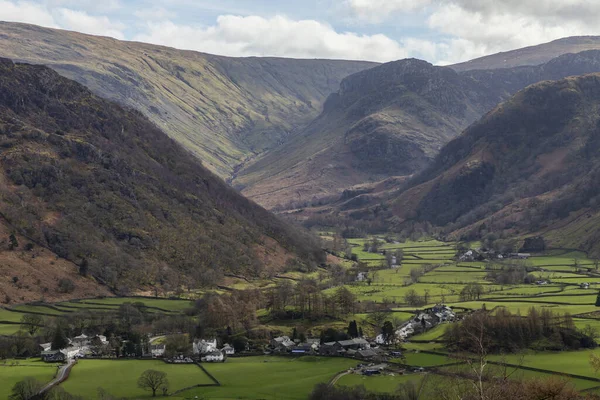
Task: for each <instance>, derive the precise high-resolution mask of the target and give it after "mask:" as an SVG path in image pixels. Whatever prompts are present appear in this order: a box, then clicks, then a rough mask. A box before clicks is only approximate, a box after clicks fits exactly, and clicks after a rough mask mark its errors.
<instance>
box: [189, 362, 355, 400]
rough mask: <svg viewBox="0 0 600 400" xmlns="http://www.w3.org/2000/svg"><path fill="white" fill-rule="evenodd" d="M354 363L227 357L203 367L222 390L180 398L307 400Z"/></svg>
mask: <svg viewBox="0 0 600 400" xmlns="http://www.w3.org/2000/svg"><path fill="white" fill-rule="evenodd" d="M357 363H358V362H357V361H356V360H349V359H344V358H318V357H302V358H288V357H285V358H284V357H246V358H235V359H234V358H230V359H228V360H227V362H225V363H218V364H204V366H205V367H206V369H207V370H208V371H209V372H210V373H211V374H213V375H214V376H215V378H217V379H218V380H219V381H220V382H221V385H222V386H221V387H211V388H199V389H193V390H189V391H187V392H184V393H182V394H181V395H180V396H181V398H194V396H198V397H199V398H203V397H204V398H209V399H303V400H304V399H306V398H307V397H308V395H309V394H310V392H311V391H312V390H313V388H314V386H315V385H316V384H318V383H322V382H328V381H329V380H331V379H332V378H333V377H334V376H335V375H336V374H338V373H339V372H342V371H345V370H348V369H349V368H352V367H354V366H356V364H357Z"/></svg>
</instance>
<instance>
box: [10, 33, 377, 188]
mask: <svg viewBox="0 0 600 400" xmlns="http://www.w3.org/2000/svg"><path fill="white" fill-rule="evenodd" d="M0 55H2V56H4V57H7V58H11V59H13V60H16V61H20V62H28V63H35V64H44V65H48V66H50V67H52V68H54V69H55V70H57V71H58V72H59V73H61V74H62V75H63V76H66V77H68V78H70V79H74V80H76V81H78V82H79V83H82V84H84V85H85V86H87V87H89V88H90V89H91V90H92V91H93V92H94V93H96V94H98V95H101V96H102V97H105V98H107V99H110V100H115V101H117V102H119V103H121V104H125V105H127V106H130V107H133V108H135V109H138V110H140V111H142V112H143V113H144V114H145V115H146V116H147V117H149V118H150V119H151V120H152V121H153V122H154V123H155V124H157V125H158V126H159V127H161V128H162V129H163V130H165V131H166V132H167V133H169V135H170V136H171V137H173V138H175V139H176V140H177V141H178V142H180V143H181V144H182V145H183V146H184V147H186V148H187V149H188V150H190V151H191V152H192V153H194V154H195V155H196V156H198V158H199V159H201V160H203V162H204V163H205V165H206V166H207V167H208V168H209V169H211V170H212V171H213V172H216V173H217V174H218V175H219V176H221V177H222V178H228V177H230V175H231V174H232V172H233V171H234V169H235V168H236V167H237V166H238V165H240V164H243V163H245V162H247V161H249V160H251V159H252V158H254V157H256V156H258V155H260V154H261V153H262V152H264V151H265V150H267V149H269V148H271V147H273V146H275V145H276V144H278V143H279V142H281V141H282V140H283V139H284V138H286V137H287V136H288V135H290V134H291V133H292V132H293V131H294V130H295V129H297V128H299V127H301V126H303V125H304V124H306V123H308V122H310V120H312V119H313V118H314V117H316V116H317V115H318V113H319V112H320V109H321V105H322V103H323V102H324V100H325V98H326V96H328V95H329V94H330V93H331V92H332V91H334V90H336V89H337V86H338V84H339V81H340V80H341V79H342V78H343V77H345V76H347V75H349V74H351V73H354V72H357V71H359V70H361V69H364V68H370V67H372V66H374V65H376V64H375V63H369V62H362V61H342V60H302V59H284V58H275V57H271V58H259V57H252V58H232V57H224V56H215V55H210V54H206V53H199V52H194V51H189V50H177V49H173V48H169V47H165V46H156V45H150V44H147V43H141V42H124V41H118V40H116V39H112V38H106V37H98V36H92V35H85V34H81V33H77V32H71V31H63V30H55V29H50V28H42V27H37V26H35V25H27V24H19V23H8V22H0Z"/></svg>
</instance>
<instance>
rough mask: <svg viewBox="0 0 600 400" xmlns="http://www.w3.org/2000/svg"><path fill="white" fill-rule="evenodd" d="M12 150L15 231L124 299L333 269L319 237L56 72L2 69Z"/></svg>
mask: <svg viewBox="0 0 600 400" xmlns="http://www.w3.org/2000/svg"><path fill="white" fill-rule="evenodd" d="M0 147H1V148H2V152H1V153H0V196H1V197H0V198H1V201H0V213H1V216H2V224H3V226H5V227H6V229H5V230H6V231H10V232H13V233H16V234H18V235H21V236H25V237H27V238H28V239H27V240H28V242H31V243H32V244H33V245H34V246H35V247H36V248H38V247H41V248H45V249H47V250H49V251H51V252H53V253H55V254H56V255H57V256H58V257H59V258H61V259H64V260H66V261H69V262H70V265H77V268H76V269H79V270H80V271H79V272H82V269H84V270H85V271H83V272H84V275H88V276H90V277H93V278H94V279H95V280H97V281H98V282H101V283H104V284H106V285H107V286H108V287H110V288H112V289H113V290H116V291H119V292H129V291H131V290H136V289H140V288H144V287H146V288H147V287H156V288H160V289H164V290H168V289H174V288H176V287H180V286H182V285H185V286H186V287H193V286H200V285H212V284H215V283H217V282H219V280H220V279H221V277H222V276H223V274H226V273H235V274H243V275H247V276H259V275H263V274H270V273H275V272H276V271H280V270H282V269H283V268H285V267H286V266H289V265H296V266H304V267H305V268H310V267H311V266H314V265H316V264H318V263H321V262H323V261H324V255H323V254H322V252H321V250H320V248H319V246H318V244H317V243H315V242H314V241H313V239H312V238H311V237H310V236H308V235H306V234H304V233H302V232H300V231H297V230H296V229H295V228H293V227H291V226H288V225H287V224H285V223H283V222H281V221H280V220H278V219H277V218H276V217H275V216H273V215H272V214H270V213H269V212H267V211H266V210H264V209H262V208H261V207H259V206H257V205H256V204H254V203H252V202H251V201H249V200H247V199H245V198H244V197H242V196H241V195H239V194H238V193H237V192H235V191H234V190H233V189H231V188H230V187H228V186H227V185H226V184H225V183H224V182H223V181H222V180H221V179H219V178H218V177H216V176H215V175H213V174H212V173H211V172H209V171H208V170H207V169H206V168H204V167H203V166H202V164H201V163H200V162H199V161H198V160H197V159H196V158H195V157H194V156H192V155H191V154H190V153H189V152H187V151H185V150H184V149H183V148H181V146H180V145H178V144H177V143H176V142H175V141H173V140H172V139H170V138H169V137H168V136H167V135H166V134H164V133H163V132H162V131H161V130H159V129H158V128H157V127H156V126H155V125H153V124H152V123H151V122H150V121H148V120H147V119H146V118H145V117H144V116H143V115H141V114H140V113H139V112H137V111H133V110H126V109H124V108H122V107H120V106H118V105H116V104H114V103H111V102H108V101H106V100H103V99H101V98H99V97H97V96H95V95H93V94H92V92H90V91H89V90H88V89H87V88H85V87H83V86H82V85H80V84H78V83H76V82H73V81H71V80H68V79H66V78H63V77H60V76H59V75H58V74H57V73H56V72H54V71H52V70H51V69H49V68H46V67H43V66H31V65H25V64H13V63H12V62H11V61H9V60H6V59H3V60H2V61H1V62H0ZM7 239H8V238H4V242H5V246H6V242H7ZM2 253H3V254H4V252H2ZM4 256H5V257H8V256H6V254H4ZM40 268H41V267H40ZM40 270H41V269H40ZM32 290H33V289H32Z"/></svg>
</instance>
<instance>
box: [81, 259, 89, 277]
mask: <svg viewBox="0 0 600 400" xmlns="http://www.w3.org/2000/svg"><path fill="white" fill-rule="evenodd" d="M89 267H90V265H89V262H88V260H87V258H84V259H83V260H81V264H79V275H81V276H87V274H88V270H89Z"/></svg>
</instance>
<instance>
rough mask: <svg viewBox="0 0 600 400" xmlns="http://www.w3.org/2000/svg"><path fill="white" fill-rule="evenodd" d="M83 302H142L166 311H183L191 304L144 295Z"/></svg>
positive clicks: (113, 303)
mask: <svg viewBox="0 0 600 400" xmlns="http://www.w3.org/2000/svg"><path fill="white" fill-rule="evenodd" d="M81 303H84V304H94V305H109V306H110V305H121V304H123V303H143V304H144V305H145V306H146V307H156V308H160V309H162V310H166V311H183V310H185V309H186V308H189V307H191V306H192V303H191V301H189V300H169V299H159V298H157V299H151V298H145V297H107V298H104V299H89V300H82V301H81Z"/></svg>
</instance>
